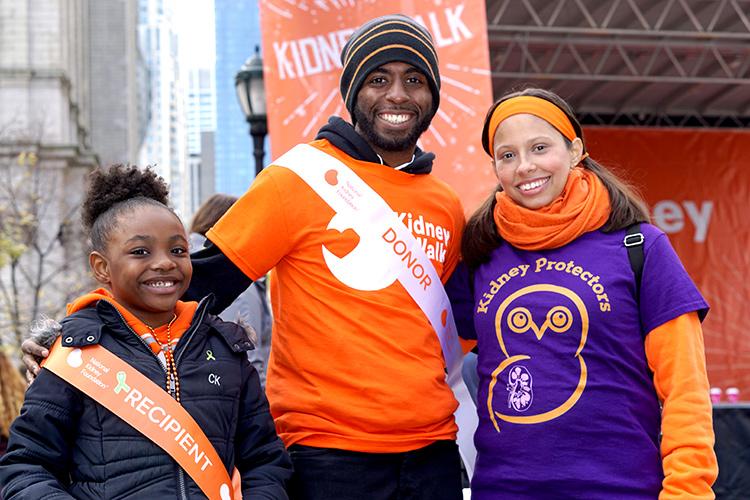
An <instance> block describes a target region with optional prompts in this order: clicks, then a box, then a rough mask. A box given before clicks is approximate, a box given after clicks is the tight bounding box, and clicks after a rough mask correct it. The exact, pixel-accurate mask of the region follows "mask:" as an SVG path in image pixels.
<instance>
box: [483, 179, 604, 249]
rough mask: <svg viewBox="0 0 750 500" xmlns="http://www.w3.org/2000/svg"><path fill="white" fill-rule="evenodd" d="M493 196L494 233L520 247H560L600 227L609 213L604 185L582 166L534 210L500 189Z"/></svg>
mask: <svg viewBox="0 0 750 500" xmlns="http://www.w3.org/2000/svg"><path fill="white" fill-rule="evenodd" d="M495 199H496V200H497V203H496V204H495V211H494V218H495V224H496V225H497V231H498V233H499V234H500V236H501V237H502V238H503V239H504V240H505V241H507V242H508V243H510V244H511V245H513V246H514V247H516V248H520V249H521V250H548V249H552V248H560V247H561V246H564V245H567V244H568V243H570V242H571V241H573V240H575V239H576V238H578V237H579V236H580V235H582V234H583V233H587V232H590V231H595V230H597V229H599V228H600V227H602V226H603V225H604V223H605V222H607V219H608V218H609V213H610V205H609V193H608V192H607V188H606V187H604V184H602V181H600V180H599V178H598V177H597V176H596V174H594V173H593V172H591V171H590V170H587V169H584V168H574V169H572V170H571V171H570V175H569V176H568V181H567V182H566V183H565V188H564V189H563V191H562V193H561V194H560V196H558V197H557V199H555V200H554V201H553V202H552V203H550V204H549V205H547V206H545V207H542V208H539V209H537V210H531V209H528V208H525V207H522V206H521V205H519V204H517V203H516V202H515V201H513V200H512V199H511V197H510V196H508V195H507V194H505V192H502V191H501V192H498V193H496V194H495Z"/></svg>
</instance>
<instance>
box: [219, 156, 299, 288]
mask: <svg viewBox="0 0 750 500" xmlns="http://www.w3.org/2000/svg"><path fill="white" fill-rule="evenodd" d="M291 175H295V174H293V173H291V172H290V171H287V170H286V169H280V168H279V167H273V166H271V167H269V168H267V169H264V170H263V171H262V172H261V173H260V175H259V176H258V177H257V178H256V179H255V181H254V182H253V183H252V185H251V186H250V189H248V190H247V192H246V193H245V194H244V195H242V197H241V198H240V199H239V200H237V202H236V203H235V204H234V205H232V206H231V207H230V208H229V210H228V211H227V212H226V213H225V214H224V215H223V216H222V217H221V219H219V221H218V222H217V223H216V225H214V226H213V227H212V228H211V229H210V230H209V231H208V233H207V234H206V236H207V237H208V239H209V240H211V241H212V242H213V243H214V244H215V245H216V246H218V247H219V249H220V250H221V251H222V253H223V254H224V255H226V256H227V257H228V258H229V260H231V261H232V262H233V263H234V265H236V266H237V267H239V268H240V269H241V270H242V272H243V273H245V274H246V275H247V276H248V277H249V278H250V279H252V280H253V281H254V280H257V279H258V278H260V277H261V276H264V275H265V274H266V273H267V272H268V271H269V270H271V269H272V268H273V267H274V266H275V265H276V264H277V263H278V262H279V260H281V258H283V257H284V256H285V255H286V254H287V253H288V251H289V249H290V247H291V246H292V245H293V244H294V237H293V235H292V234H291V230H290V227H289V223H288V220H289V217H290V214H289V211H290V209H291V207H289V205H288V203H287V200H289V199H290V198H291V199H293V198H294V196H289V193H288V191H292V190H293V189H287V190H286V191H284V189H282V188H280V187H279V185H278V184H279V182H281V183H287V181H288V180H289V179H288V178H289V177H290V176H291ZM291 187H292V186H285V188H291ZM281 192H287V194H288V196H285V197H282V196H280V193H281Z"/></svg>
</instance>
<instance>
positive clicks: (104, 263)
mask: <svg viewBox="0 0 750 500" xmlns="http://www.w3.org/2000/svg"><path fill="white" fill-rule="evenodd" d="M89 266H90V267H91V271H92V272H93V273H94V278H96V281H98V282H99V283H101V284H103V285H109V283H110V279H109V261H108V260H107V258H106V257H105V256H104V255H102V254H101V253H99V252H97V251H96V250H94V251H93V252H91V253H90V254H89Z"/></svg>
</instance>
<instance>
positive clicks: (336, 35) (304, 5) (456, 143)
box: [260, 0, 494, 199]
mask: <svg viewBox="0 0 750 500" xmlns="http://www.w3.org/2000/svg"><path fill="white" fill-rule="evenodd" d="M394 13H401V14H406V15H408V16H410V17H412V18H414V19H416V20H417V21H418V22H420V23H421V24H423V25H424V26H425V27H427V29H428V30H429V31H430V33H432V37H433V39H434V42H435V46H436V47H437V52H438V58H439V61H440V77H441V80H442V88H441V91H440V109H439V110H438V112H437V115H436V116H435V118H434V119H433V121H432V126H431V127H430V129H429V130H428V131H427V132H426V133H425V134H424V135H423V136H422V138H421V139H420V142H419V146H420V147H421V148H422V149H423V150H425V151H432V152H434V153H435V154H436V155H437V161H436V163H435V173H436V174H437V175H438V176H440V177H442V178H443V179H448V178H456V177H462V176H464V175H466V174H467V173H468V172H469V171H472V172H474V173H473V175H472V177H473V179H472V181H473V182H465V183H461V184H456V185H455V187H456V189H457V190H458V192H459V195H460V196H461V197H462V198H464V199H473V198H476V197H477V196H483V195H484V194H485V193H486V192H487V190H486V186H487V185H489V184H491V183H492V182H493V179H494V175H493V174H492V171H491V170H489V169H477V168H475V167H476V165H482V166H486V165H488V161H487V159H486V157H485V156H484V152H483V151H482V146H481V141H480V135H481V129H482V122H483V120H484V113H485V111H486V110H487V108H488V107H489V105H490V103H491V101H492V90H491V85H490V71H489V52H488V45H487V21H486V14H485V4H484V2H481V1H476V0H472V1H468V0H464V1H459V0H410V1H397V0H377V1H373V0H321V1H315V2H287V1H284V0H262V1H261V2H260V14H261V29H262V32H263V74H264V80H265V86H266V95H267V102H268V130H269V137H270V141H271V149H272V157H273V158H276V157H278V156H280V155H281V154H283V153H284V152H285V151H287V150H288V149H290V148H291V147H292V146H294V145H295V144H298V143H300V142H306V141H309V140H312V139H313V138H314V137H315V134H316V132H317V131H318V129H319V128H320V127H321V126H322V125H323V124H325V123H326V121H327V120H328V117H329V116H331V115H338V116H341V117H342V118H344V119H346V120H349V116H348V112H347V111H346V108H345V107H344V104H343V99H342V97H341V95H340V94H339V77H340V75H341V62H340V54H341V49H342V48H343V46H344V44H345V43H346V41H347V40H348V39H349V36H350V35H351V34H352V32H353V31H354V30H355V29H356V28H357V27H358V26H360V25H361V24H363V23H364V22H365V21H367V20H369V19H372V18H374V17H378V16H382V15H386V14H394Z"/></svg>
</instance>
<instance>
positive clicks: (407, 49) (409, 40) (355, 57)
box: [341, 14, 440, 121]
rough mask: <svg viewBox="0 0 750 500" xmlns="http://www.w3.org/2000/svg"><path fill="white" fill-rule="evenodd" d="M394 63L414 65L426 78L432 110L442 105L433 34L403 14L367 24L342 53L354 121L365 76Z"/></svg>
mask: <svg viewBox="0 0 750 500" xmlns="http://www.w3.org/2000/svg"><path fill="white" fill-rule="evenodd" d="M391 62H404V63H407V64H411V65H412V66H414V67H415V68H417V69H418V70H419V71H420V72H421V73H423V74H424V75H425V76H426V77H427V82H428V83H429V85H430V90H431V91H432V104H433V110H435V111H436V110H437V108H438V104H439V103H440V73H439V70H438V59H437V53H436V52H435V47H434V45H433V42H432V36H431V35H430V32H429V31H427V30H426V29H425V28H424V27H422V26H421V25H419V24H417V22H416V21H414V20H413V19H411V18H409V17H406V16H404V15H402V14H393V15H389V16H383V17H378V18H375V19H373V20H371V21H368V22H367V23H365V24H364V25H362V26H361V27H360V28H359V29H357V30H356V31H355V32H354V33H353V34H352V36H351V38H349V41H347V42H346V45H344V49H343V50H342V51H341V66H342V67H343V71H342V73H341V96H342V97H343V98H344V105H346V109H348V110H349V114H350V115H351V116H352V121H353V120H354V106H355V104H356V102H357V94H359V90H360V88H362V84H363V83H364V80H365V77H367V75H369V74H370V72H372V71H373V70H375V69H377V68H378V67H380V66H383V65H384V64H388V63H391Z"/></svg>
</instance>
